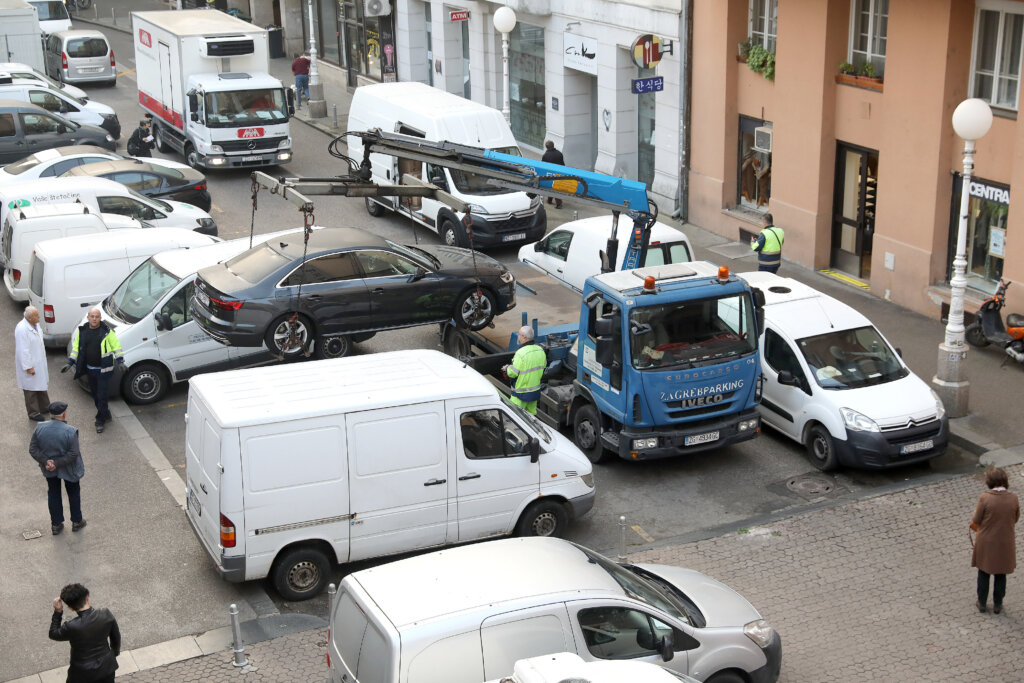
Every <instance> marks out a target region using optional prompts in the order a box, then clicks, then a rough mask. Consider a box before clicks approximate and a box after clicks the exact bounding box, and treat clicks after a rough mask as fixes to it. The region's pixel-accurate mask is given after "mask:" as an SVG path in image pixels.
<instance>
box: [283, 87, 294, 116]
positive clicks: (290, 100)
mask: <svg viewBox="0 0 1024 683" xmlns="http://www.w3.org/2000/svg"><path fill="white" fill-rule="evenodd" d="M285 93H287V96H288V116H295V91H294V90H292V89H291V88H286V89H285Z"/></svg>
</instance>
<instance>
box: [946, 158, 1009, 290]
mask: <svg viewBox="0 0 1024 683" xmlns="http://www.w3.org/2000/svg"><path fill="white" fill-rule="evenodd" d="M962 187H963V176H962V175H961V174H959V173H958V174H956V175H955V176H954V178H953V201H952V204H951V206H950V212H949V256H948V259H947V261H946V265H947V268H946V277H947V279H948V278H951V277H952V276H953V258H954V256H955V255H956V233H957V229H958V226H959V222H960V220H959V219H960V217H959V215H958V214H959V212H960V192H961V188H962ZM968 197H969V202H968V209H967V286H968V287H969V288H971V289H974V290H977V291H979V292H982V293H984V294H987V295H991V294H993V293H995V291H996V287H998V286H999V280H1000V278H1001V277H1002V276H1003V261H1004V259H1005V258H1006V226H1007V219H1008V217H1009V213H1010V186H1009V185H1004V184H1003V183H998V182H994V181H991V180H985V179H983V178H971V184H970V187H969V188H968Z"/></svg>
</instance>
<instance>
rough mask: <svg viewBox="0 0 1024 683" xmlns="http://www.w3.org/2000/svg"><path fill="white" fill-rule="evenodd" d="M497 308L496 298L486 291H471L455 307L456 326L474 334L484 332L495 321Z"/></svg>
mask: <svg viewBox="0 0 1024 683" xmlns="http://www.w3.org/2000/svg"><path fill="white" fill-rule="evenodd" d="M496 306H497V304H496V303H495V301H494V296H493V295H492V294H491V293H490V292H488V291H487V290H486V289H483V288H475V289H471V290H469V291H468V292H466V293H465V294H463V295H462V296H461V297H460V298H459V302H458V303H457V304H456V306H455V324H456V325H458V326H459V327H462V328H465V329H468V330H473V331H474V332H476V331H477V330H482V329H484V328H485V327H487V326H488V325H490V324H491V321H492V320H494V311H495V308H496Z"/></svg>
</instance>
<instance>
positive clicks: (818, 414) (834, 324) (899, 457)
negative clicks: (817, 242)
mask: <svg viewBox="0 0 1024 683" xmlns="http://www.w3.org/2000/svg"><path fill="white" fill-rule="evenodd" d="M739 276H740V277H742V278H743V279H745V280H746V281H747V282H749V283H750V284H751V285H753V286H754V287H758V288H759V289H761V291H763V292H764V297H765V304H764V318H765V329H764V334H763V335H762V337H761V345H760V346H761V368H762V372H763V373H764V390H763V394H762V398H761V403H760V405H758V410H759V411H760V413H761V419H762V420H763V421H764V422H765V424H767V425H769V426H770V427H772V428H773V429H776V430H777V431H779V432H782V433H783V434H785V435H786V436H788V437H789V438H791V439H793V440H794V441H797V442H798V443H801V444H804V445H805V446H806V448H807V454H808V457H809V459H810V460H811V462H812V463H813V464H814V465H815V466H816V467H818V469H821V470H824V471H829V470H833V469H835V468H837V467H839V466H840V465H845V466H848V467H864V468H882V467H899V466H901V465H907V464H910V463H915V462H921V461H923V460H928V459H930V458H934V457H936V456H938V455H942V453H943V452H944V451H945V450H946V444H947V442H948V441H949V421H948V419H947V417H946V410H945V408H944V407H943V405H942V401H941V400H940V399H939V397H938V395H937V394H936V393H935V392H934V391H932V389H931V387H929V386H928V385H927V384H926V383H925V382H924V381H923V380H922V379H921V378H920V377H918V376H917V375H915V374H914V373H913V372H911V370H910V368H908V367H907V366H906V364H904V362H903V359H901V358H900V354H899V353H898V352H897V351H895V350H894V349H893V348H892V346H890V345H889V342H888V341H887V340H886V339H885V337H884V336H882V333H881V332H879V331H878V330H877V329H876V328H875V326H874V325H872V324H871V321H870V320H868V319H867V318H865V317H864V316H863V315H861V314H860V313H859V312H858V311H856V310H854V309H853V308H851V307H850V306H847V305H846V304H844V303H843V302H841V301H839V300H837V299H835V298H833V297H830V296H828V295H827V294H823V293H822V292H819V291H817V290H815V289H813V288H811V287H808V286H807V285H805V284H803V283H801V282H798V281H796V280H793V279H791V278H783V277H779V276H778V275H775V274H773V273H765V272H752V273H739Z"/></svg>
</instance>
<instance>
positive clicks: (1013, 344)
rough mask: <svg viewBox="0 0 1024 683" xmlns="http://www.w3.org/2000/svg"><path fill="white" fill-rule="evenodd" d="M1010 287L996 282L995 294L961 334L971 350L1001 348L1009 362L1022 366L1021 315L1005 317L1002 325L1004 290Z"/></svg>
mask: <svg viewBox="0 0 1024 683" xmlns="http://www.w3.org/2000/svg"><path fill="white" fill-rule="evenodd" d="M1010 284H1011V283H1010V282H1007V281H1006V280H1000V281H999V287H998V288H997V289H996V293H995V294H993V295H992V297H991V298H989V299H986V300H985V302H984V303H983V304H982V305H981V307H980V308H979V309H978V312H977V314H975V320H974V322H973V323H971V324H970V325H968V326H967V328H966V329H965V330H964V334H965V336H966V338H967V343H968V344H970V345H971V346H979V347H980V346H988V345H989V344H996V345H998V346H1001V347H1003V349H1004V350H1005V351H1006V355H1008V356H1009V357H1010V358H1013V359H1014V360H1016V361H1017V362H1018V363H1024V315H1020V314H1019V313H1008V314H1007V316H1006V325H1005V326H1004V325H1003V315H1002V310H1003V307H1004V306H1005V305H1006V288H1007V287H1009V286H1010Z"/></svg>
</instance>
